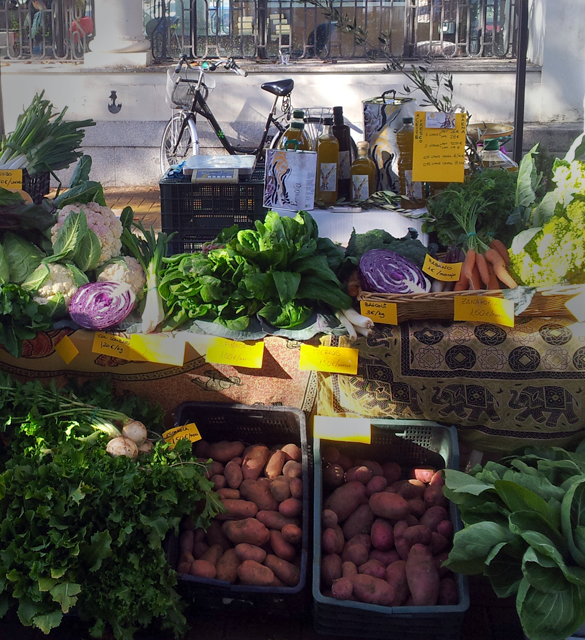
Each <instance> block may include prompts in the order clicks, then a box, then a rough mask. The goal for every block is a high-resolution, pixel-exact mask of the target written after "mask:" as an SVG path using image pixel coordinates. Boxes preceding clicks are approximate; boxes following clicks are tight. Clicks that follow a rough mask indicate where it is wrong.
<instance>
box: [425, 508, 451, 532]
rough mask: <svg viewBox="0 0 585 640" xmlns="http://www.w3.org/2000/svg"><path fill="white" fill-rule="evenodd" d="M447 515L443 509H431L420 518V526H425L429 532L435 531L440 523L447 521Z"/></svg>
mask: <svg viewBox="0 0 585 640" xmlns="http://www.w3.org/2000/svg"><path fill="white" fill-rule="evenodd" d="M448 519H449V514H448V513H447V509H445V507H431V508H430V509H427V511H426V513H425V514H424V515H423V516H422V517H421V519H420V524H424V525H426V526H427V527H428V528H429V529H430V530H431V531H436V530H437V527H438V526H439V523H440V522H443V520H448Z"/></svg>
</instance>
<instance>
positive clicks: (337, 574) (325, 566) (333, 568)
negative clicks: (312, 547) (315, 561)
mask: <svg viewBox="0 0 585 640" xmlns="http://www.w3.org/2000/svg"><path fill="white" fill-rule="evenodd" d="M339 578H341V558H340V557H339V556H338V555H337V554H335V553H332V554H328V555H326V556H323V557H322V558H321V580H322V581H323V584H324V585H325V586H326V587H330V586H331V585H332V584H333V582H334V581H335V580H339Z"/></svg>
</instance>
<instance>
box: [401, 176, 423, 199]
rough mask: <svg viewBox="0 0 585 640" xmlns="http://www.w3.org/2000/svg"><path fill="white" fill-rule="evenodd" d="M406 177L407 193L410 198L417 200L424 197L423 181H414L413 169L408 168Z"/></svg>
mask: <svg viewBox="0 0 585 640" xmlns="http://www.w3.org/2000/svg"><path fill="white" fill-rule="evenodd" d="M404 178H405V182H406V194H405V195H407V196H408V197H409V198H413V199H415V200H422V199H423V190H422V187H423V185H422V182H413V181H412V169H408V170H406V171H405V172H404Z"/></svg>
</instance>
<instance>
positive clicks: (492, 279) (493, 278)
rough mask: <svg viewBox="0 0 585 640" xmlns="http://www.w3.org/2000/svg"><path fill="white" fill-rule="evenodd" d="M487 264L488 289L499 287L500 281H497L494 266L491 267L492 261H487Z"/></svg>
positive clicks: (492, 289)
mask: <svg viewBox="0 0 585 640" xmlns="http://www.w3.org/2000/svg"><path fill="white" fill-rule="evenodd" d="M486 262H487V261H486ZM487 266H488V271H489V274H490V281H489V284H488V289H489V290H490V291H494V290H495V289H500V288H501V287H500V283H499V282H498V279H497V278H496V274H495V272H494V267H493V265H492V263H491V262H488V263H487Z"/></svg>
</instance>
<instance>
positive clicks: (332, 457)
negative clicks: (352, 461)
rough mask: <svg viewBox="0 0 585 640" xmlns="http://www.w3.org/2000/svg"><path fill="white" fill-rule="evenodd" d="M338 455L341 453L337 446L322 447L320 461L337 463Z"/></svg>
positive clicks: (324, 463)
mask: <svg viewBox="0 0 585 640" xmlns="http://www.w3.org/2000/svg"><path fill="white" fill-rule="evenodd" d="M340 455H341V453H340V452H339V449H338V448H337V447H333V446H328V447H323V451H321V461H322V463H323V465H327V464H337V461H338V460H339V456H340Z"/></svg>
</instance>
